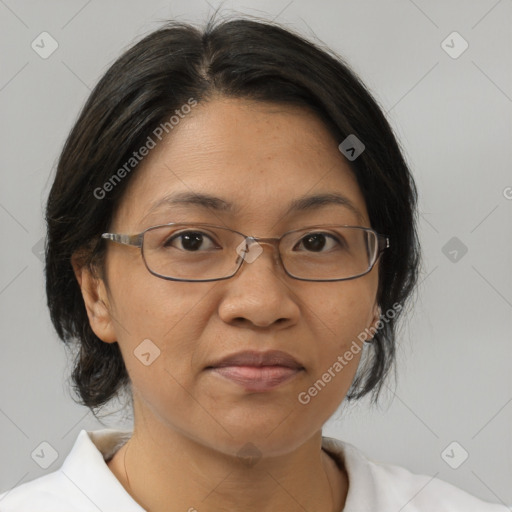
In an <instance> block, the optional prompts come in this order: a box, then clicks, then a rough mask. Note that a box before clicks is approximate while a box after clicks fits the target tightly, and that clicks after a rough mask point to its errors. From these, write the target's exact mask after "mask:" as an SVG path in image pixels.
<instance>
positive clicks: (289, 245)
mask: <svg viewBox="0 0 512 512" xmlns="http://www.w3.org/2000/svg"><path fill="white" fill-rule="evenodd" d="M281 247H282V249H281V250H282V258H283V263H284V266H285V267H286V269H287V270H288V272H289V273H290V274H292V275H293V276H295V277H299V278H302V279H318V280H330V279H333V280H334V279H347V278H351V277H356V276H359V275H362V274H365V273H366V272H368V271H369V270H370V268H371V267H372V265H373V264H374V262H375V257H376V255H377V236H376V234H375V233H374V232H373V231H370V230H366V229H364V228H357V227H354V228H351V227H321V228H315V229H305V230H301V231H296V232H293V233H289V234H288V235H286V236H285V237H283V240H282V246H281Z"/></svg>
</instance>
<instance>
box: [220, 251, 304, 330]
mask: <svg viewBox="0 0 512 512" xmlns="http://www.w3.org/2000/svg"><path fill="white" fill-rule="evenodd" d="M255 254H256V255H257V256H256V257H255V258H254V255H255ZM244 260H245V261H244V262H243V263H242V266H241V267H240V269H239V270H238V272H237V273H236V274H235V275H234V276H233V277H232V278H231V279H227V280H226V281H224V286H225V288H224V293H223V296H222V300H221V303H220V305H219V316H220V318H221V319H222V320H223V321H224V322H226V323H229V324H237V325H244V324H246V325H247V326H253V327H260V328H268V327H272V326H274V327H275V326H278V327H279V328H285V327H288V326H290V325H293V324H294V323H295V322H297V320H298V318H299V314H300V307H299V304H298V301H297V296H296V293H295V292H294V290H293V286H292V285H291V283H290V281H291V279H292V278H290V277H289V276H287V275H286V273H285V271H284V269H283V268H282V267H281V264H280V262H279V256H278V252H277V248H274V247H272V244H267V243H261V244H256V243H253V244H252V245H251V246H250V247H249V251H248V252H247V253H245V255H244Z"/></svg>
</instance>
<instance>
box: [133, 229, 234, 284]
mask: <svg viewBox="0 0 512 512" xmlns="http://www.w3.org/2000/svg"><path fill="white" fill-rule="evenodd" d="M243 240H244V238H243V237H242V236H241V235H238V234H237V233H233V232H232V231H229V230H228V229H224V228H221V227H211V226H204V225H190V224H175V225H173V226H159V227H156V228H152V229H149V230H148V231H146V232H145V234H144V244H143V256H144V259H145V261H146V265H147V266H148V268H149V269H150V270H151V271H152V272H153V273H155V274H158V275H160V276H162V277H168V278H173V279H185V280H190V281H194V280H207V279H219V278H222V277H228V276H230V275H231V274H233V273H234V272H235V270H236V268H237V266H238V265H237V263H238V261H237V257H236V252H235V248H236V247H237V246H238V245H239V244H240V243H241V242H242V241H243Z"/></svg>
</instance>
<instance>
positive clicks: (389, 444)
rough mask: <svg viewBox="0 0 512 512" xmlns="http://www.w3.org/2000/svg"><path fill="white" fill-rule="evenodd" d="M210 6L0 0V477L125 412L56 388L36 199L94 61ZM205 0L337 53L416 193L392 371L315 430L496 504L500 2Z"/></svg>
mask: <svg viewBox="0 0 512 512" xmlns="http://www.w3.org/2000/svg"><path fill="white" fill-rule="evenodd" d="M218 5H219V4H218V3H217V2H215V1H214V0H210V1H206V0H205V1H202V0H201V1H199V0H187V1H181V0H180V1H178V0H177V1H172V2H169V1H157V0H144V1H139V2H137V1H135V0H123V1H121V0H115V1H114V0H107V1H99V0H90V1H85V0H80V1H78V0H73V1H67V2H60V1H55V0H52V1H45V2H36V1H24V0H0V38H1V48H2V57H1V76H0V109H1V114H0V115H1V136H0V141H1V144H2V146H1V147H2V151H1V166H0V168H1V171H0V172H1V187H0V226H1V240H2V245H1V251H0V314H1V321H2V324H1V325H2V340H1V345H0V346H1V355H0V432H1V436H0V490H2V491H3V490H7V489H9V488H11V487H13V486H15V485H18V484H19V483H22V482H26V481H29V480H32V479H33V478H36V477H38V476H40V475H42V474H44V473H46V472H49V471H54V470H55V469H57V468H58V467H59V466H60V465H61V464H62V462H63V459H64V458H65V456H66V455H67V453H68V451H69V449H70V448H71V446H72V444H73V442H74V440H75V438H76V435H77V434H78V432H79V431H80V430H81V429H83V428H85V429H89V430H91V429H97V428H104V426H105V425H106V426H109V427H122V428H125V427H127V428H129V425H130V424H129V420H128V419H126V418H123V417H122V416H120V415H119V414H113V415H111V416H109V417H106V418H104V419H103V424H102V423H99V422H98V421H97V420H96V419H95V418H94V417H93V415H92V414H91V413H90V412H88V410H87V409H86V408H84V407H81V406H78V405H76V404H75V403H74V402H73V401H72V399H71V392H70V387H69V373H70V370H71V364H70V362H69V361H68V359H67V355H66V351H65V350H64V347H63V344H62V343H61V342H60V341H59V340H58V338H57V336H56V334H55V333H54V331H53V328H52V326H51V323H50V320H49V315H48V312H47V308H46V297H45V293H44V276H43V264H42V261H41V259H40V250H41V239H42V237H43V235H44V223H43V209H44V204H45V201H46V197H47V194H48V191H49V187H50V184H51V180H52V176H53V173H54V171H55V164H56V160H57V157H58V155H59V152H60V150H61V148H62V145H63V143H64V140H65V138H66V136H67V134H68V132H69V130H70V128H71V126H72V125H73V123H74V121H75V119H76V116H77V114H78V112H79V110H80V108H81V107H82V105H83V103H84V101H85V99H86V98H87V96H88V94H89V92H90V90H91V88H92V87H93V86H94V84H95V83H96V82H97V80H98V79H99V77H100V76H101V75H102V74H103V73H104V72H105V71H106V69H107V67H108V66H109V65H110V64H111V63H112V62H113V61H114V60H115V59H116V58H117V57H118V56H119V55H120V54H121V52H122V51H123V50H124V49H126V48H127V47H128V46H130V45H131V44H132V43H133V42H135V41H136V40H138V39H140V38H141V37H142V36H143V35H145V34H147V33H148V32H150V31H151V30H153V29H156V28H157V27H159V26H160V25H161V24H162V22H163V21H165V20H166V19H179V20H182V21H188V22H193V23H200V24H201V23H203V22H204V20H206V18H207V17H208V15H209V14H211V13H212V12H213V10H214V9H215V8H216V7H217V6H218ZM222 5H223V7H222V10H221V12H222V13H224V14H226V15H232V14H236V13H240V14H242V13H248V14H251V15H254V16H261V17H264V18H266V19H269V20H272V19H274V20H276V21H278V22H279V23H282V24H284V25H286V26H289V27H290V28H293V29H296V30H298V31H300V32H301V33H302V34H304V35H305V36H306V37H310V38H313V40H316V41H318V40H321V41H323V42H324V43H325V44H326V45H328V46H330V47H332V48H333V49H334V50H335V51H336V52H338V53H339V54H340V55H342V56H343V57H344V58H345V59H346V60H347V61H348V63H349V64H350V65H351V66H352V68H353V69H354V70H355V71H356V72H357V73H358V74H359V75H360V76H361V77H362V79H363V80H364V81H365V83H366V84H367V85H368V87H369V88H370V90H371V91H372V92H373V94H374V96H375V97H376V99H377V101H378V102H379V104H380V105H381V106H382V108H383V109H384V111H385V112H386V113H387V117H388V119H389V121H390V123H391V124H392V126H393V128H394V130H395V132H396V135H397V137H398V138H399V140H400V142H401V145H402V147H403V150H404V153H405V156H406V158H407V161H408V162H409V164H410V166H411V168H412V170H413V173H414V176H415V179H416V181H417V185H418V188H419V192H420V235H421V243H422V245H423V256H424V265H423V270H422V275H421V278H420V281H421V283H420V285H419V289H418V295H417V300H416V303H415V305H414V311H413V312H412V313H411V314H409V316H408V317H407V319H406V321H404V322H403V323H402V327H401V329H400V334H399V348H398V361H397V372H398V380H397V382H396V384H395V383H394V382H393V381H392V380H390V381H388V383H387V388H386V391H385V393H384V394H383V396H382V399H381V404H380V406H379V407H373V408H371V407H370V406H369V403H368V401H366V400H363V401H362V402H360V403H359V404H357V405H354V406H352V407H349V408H342V409H340V411H338V413H337V414H336V415H334V416H333V418H332V419H331V420H330V421H329V423H328V424H327V425H326V427H325V431H324V435H329V436H333V437H337V438H340V439H344V440H346V441H348V442H350V443H352V444H354V445H356V446H358V447H359V448H360V449H361V450H363V452H364V453H365V454H366V455H367V456H369V457H370V458H372V459H374V460H379V461H384V462H387V463H393V464H399V465H402V466H405V467H407V468H408V469H410V470H411V471H414V472H417V473H425V474H429V475H436V476H437V477H438V478H441V479H444V480H446V481H449V482H451V483H453V484H455V485H457V486H459V487H461V488H463V489H465V490H467V491H469V492H471V493H472V494H474V495H476V496H479V497H481V498H483V499H485V500H488V501H492V502H497V503H499V502H502V503H506V504H509V505H510V504H512V485H511V483H512V428H511V427H512V372H511V370H510V368H511V360H512V335H511V328H510V326H511V319H512V270H511V269H512V265H511V262H512V167H511V161H512V158H511V156H512V144H511V141H512V123H511V120H512V72H511V67H510V62H512V59H511V57H512V55H511V54H512V51H511V48H512V30H511V27H512V2H511V1H510V0H501V1H496V0H474V1H467V0H458V1H453V0H452V1H441V0H436V1H426V0H414V1H413V0H383V1H379V0H346V1H335V0H332V1H319V0H317V1H315V2H311V1H309V0H291V1H290V0H277V1H270V0H269V1H259V2H257V1H251V0H247V1H246V2H245V3H244V2H241V1H232V2H229V1H226V2H224V3H223V4H222ZM42 32H47V33H48V34H50V36H51V37H52V38H53V39H54V40H55V41H56V43H57V44H58V48H57V49H56V50H55V51H54V53H52V54H51V55H50V56H49V57H48V58H46V59H43V58H42V57H41V56H40V54H39V53H38V52H36V51H35V50H34V49H33V47H32V42H33V41H36V42H37V41H38V40H40V37H46V38H47V39H46V41H50V39H48V36H46V35H45V36H40V34H41V33H42ZM454 32H456V34H454ZM38 38H39V39H38ZM316 38H318V39H316ZM53 44H55V43H53ZM466 45H467V48H466ZM46 48H51V47H50V46H49V45H48V46H46ZM464 49H465V50H464ZM463 50H464V51H463ZM461 52H462V53H461ZM42 442H46V443H49V444H50V445H51V446H52V447H53V449H54V450H55V451H56V455H55V456H56V460H55V461H54V462H53V463H52V464H51V465H50V466H49V467H48V468H46V469H43V468H41V467H40V466H39V465H38V464H37V463H36V461H35V460H36V459H37V457H35V456H34V453H35V452H37V450H38V449H39V450H40V446H41V443H42ZM43 446H46V445H43ZM466 457H467V458H466ZM464 459H465V460H464ZM453 466H458V467H457V468H454V467H453ZM0 508H1V507H0Z"/></svg>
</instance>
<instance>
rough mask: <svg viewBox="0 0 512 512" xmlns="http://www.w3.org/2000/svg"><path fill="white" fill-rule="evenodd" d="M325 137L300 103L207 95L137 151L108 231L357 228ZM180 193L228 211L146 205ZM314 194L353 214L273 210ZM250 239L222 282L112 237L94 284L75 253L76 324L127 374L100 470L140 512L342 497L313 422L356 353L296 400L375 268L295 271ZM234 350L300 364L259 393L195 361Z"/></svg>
mask: <svg viewBox="0 0 512 512" xmlns="http://www.w3.org/2000/svg"><path fill="white" fill-rule="evenodd" d="M339 142H340V141H336V140H335V139H334V138H333V137H332V135H331V134H330V133H329V132H328V130H327V129H326V127H325V126H324V124H323V123H322V122H321V120H319V119H318V118H317V117H316V116H315V115H314V114H313V113H311V112H310V111H308V110H307V109H304V108H300V107H288V106H281V105H273V104H270V103H261V102H251V101H248V100H241V99H231V98H230V99H228V98H223V97H216V98H214V99H212V100H211V101H209V102H208V103H201V104H199V105H198V106H197V107H195V109H194V110H193V111H192V113H191V114H189V115H187V116H186V118H185V119H183V120H181V121H180V124H179V125H177V126H176V127H175V128H174V129H173V131H172V132H171V133H170V135H169V136H168V137H167V138H166V139H164V140H163V142H162V143H161V144H159V145H158V146H157V147H156V148H155V149H154V150H152V151H151V153H150V154H149V155H148V156H147V157H146V158H145V160H144V161H143V163H142V166H141V167H140V168H139V169H138V170H137V171H136V172H137V175H136V176H134V177H133V180H132V182H131V183H130V185H129V187H128V188H127V191H126V192H125V194H124V196H123V198H122V201H121V204H120V205H119V208H118V210H117V212H116V215H115V217H114V219H113V221H112V225H111V226H110V231H111V232H117V233H138V232H140V231H142V230H143V229H145V228H147V227H149V226H153V225H156V224H164V223H168V222H179V221H187V222H207V223H214V224H218V225H221V226H228V227H230V228H232V229H236V230H238V231H241V232H242V233H246V234H247V235H253V236H262V237H270V236H280V235H281V234H282V233H284V232H285V231H288V230H291V229H296V228H300V227H303V226H306V225H313V224H322V223H333V222H336V223H339V224H347V225H360V226H366V227H371V225H370V221H369V218H368V213H367V210H366V205H365V202H364V198H363V196H362V193H361V191H360V189H359V187H358V185H357V181H356V179H355V177H354V175H353V173H352V171H351V169H350V167H349V166H348V163H347V162H346V160H345V159H344V157H343V156H342V155H341V153H340V152H339V150H338V148H337V145H338V144H339ZM181 191H184V192H190V191H194V192H203V193H209V194H212V195H215V196H217V197H221V198H222V199H224V200H226V201H230V202H232V203H233V204H234V205H235V207H236V211H235V212H234V213H228V212H217V211H213V210H209V209H205V208H202V209H201V208H200V207H197V206H179V207H177V206H167V207H164V208H162V209H160V210H158V211H156V212H155V213H153V214H151V215H149V216H148V215H147V213H148V211H149V209H150V207H151V205H152V204H153V203H154V202H156V201H157V200H158V199H160V198H162V197H164V196H165V195H167V194H170V193H173V192H181ZM321 192H338V193H340V194H343V195H344V196H345V197H347V198H348V199H350V201H351V202H352V203H353V204H354V205H355V206H356V208H357V209H358V210H359V212H360V217H361V218H358V216H356V214H355V213H354V212H352V211H351V210H350V209H348V208H346V207H344V206H340V205H327V206H323V207H320V208H317V209H315V210H312V211H308V212H302V213H299V214H294V215H290V216H285V215H284V212H285V211H286V207H287V205H288V203H289V202H290V201H292V200H293V199H296V198H298V197H301V196H303V195H311V194H314V193H321ZM262 247H263V253H262V254H261V255H260V256H259V257H258V258H257V259H256V260H255V261H254V262H252V263H246V262H245V263H244V264H243V266H242V268H241V269H240V270H239V272H238V273H237V274H236V275H235V276H234V277H233V278H231V279H228V280H224V281H214V282H205V283H187V282H175V281H166V280H164V279H160V278H158V277H156V276H153V275H151V274H150V273H149V272H148V270H147V269H146V267H145V266H144V263H143V260H142V258H141V253H140V249H138V248H135V247H127V246H123V245H120V244H116V243H112V242H109V245H108V250H107V258H106V276H107V282H108V286H106V284H105V283H104V282H103V281H102V280H101V279H97V278H95V275H94V273H92V272H91V271H90V270H89V269H87V268H80V267H78V266H77V265H76V263H75V262H74V267H75V273H76V276H77V279H78V281H79V283H80V285H81V288H82V292H83V297H84V300H85V303H86V307H87V311H88V315H89V320H90V324H91V327H92V329H93V330H94V332H95V333H96V334H97V336H98V337H99V338H100V339H102V340H103V341H104V342H105V343H113V342H118V343H119V346H120V349H121V351H122V354H123V359H124V361H125V364H126V367H127V370H128V373H129V375H130V378H131V381H132V392H133V397H134V421H135V423H134V435H133V437H132V439H131V440H130V441H128V443H127V444H126V445H125V446H123V448H121V449H120V450H119V451H118V452H117V453H116V455H115V456H114V458H113V459H112V460H111V461H110V462H109V468H110V469H111V470H112V472H113V473H114V474H115V475H116V477H117V478H118V479H119V480H120V482H121V483H122V484H123V485H124V486H125V488H126V489H127V490H128V492H130V494H131V495H132V496H133V497H134V498H135V500H136V501H137V502H139V503H140V504H141V505H142V506H143V507H144V508H146V509H147V510H150V511H152V512H154V511H161V510H162V511H163V510H166V511H183V510H189V509H190V508H191V507H194V508H195V509H197V510H198V511H199V512H210V511H212V512H213V511H216V512H218V511H223V510H235V509H236V510H246V511H258V512H270V511H275V510H285V511H289V512H295V511H303V510H308V511H310V512H315V511H318V512H320V511H327V510H328V511H335V510H337V511H339V510H341V509H342V507H343V505H344V502H345V498H346V494H347V489H348V480H347V475H346V472H345V470H344V469H343V468H342V467H341V468H339V467H337V466H336V464H335V462H334V461H333V460H332V459H331V458H330V456H328V455H327V453H326V452H324V451H322V449H321V436H322V430H321V429H322V425H323V424H324V423H325V422H326V421H327V420H328V419H329V417H330V416H331V415H332V414H333V413H334V412H335V411H336V409H337V408H338V406H339V405H340V403H341V402H342V400H343V399H344V397H345V395H346V393H347V391H348V389H349V387H350V383H351V382H352V379H353V377H354V374H355V372H356V369H357V365H358V363H359V358H360V353H359V354H356V355H354V358H353V359H352V361H350V362H349V363H348V364H347V365H346V366H345V367H344V368H343V370H342V371H340V372H339V373H337V374H336V376H335V377H334V378H333V379H332V381H331V382H330V383H329V384H327V385H326V386H325V388H324V389H323V390H322V391H321V392H319V393H318V395H317V396H315V397H314V398H312V399H311V401H310V402H309V403H308V404H307V405H303V404H301V403H299V401H298V399H297V396H298V394H299V393H300V392H301V391H305V390H307V389H308V388H309V387H310V386H312V385H313V383H314V382H315V381H317V380H318V379H319V378H320V377H321V375H322V374H323V373H324V372H325V371H326V370H327V369H328V368H329V367H331V366H332V365H333V364H334V362H335V361H336V360H337V357H338V356H339V355H343V354H344V353H345V351H346V350H348V348H349V347H350V345H351V344H352V342H353V340H357V335H358V334H359V333H360V332H362V331H363V330H364V329H365V328H370V327H371V326H372V325H374V324H375V323H376V322H377V321H378V308H377V304H376V294H377V284H378V265H376V266H375V267H374V268H373V270H372V271H371V272H370V273H369V274H367V275H365V276H363V277H360V278H357V279H353V280H349V281H340V282H306V281H299V280H295V279H292V278H291V277H289V276H287V275H286V274H285V273H284V270H283V269H282V268H281V267H280V266H279V265H278V262H277V260H276V259H275V256H274V254H275V253H274V252H273V249H272V248H271V247H270V246H267V245H263V246H262ZM144 339H150V340H152V342H153V343H154V344H155V345H157V346H158V347H159V349H160V351H161V353H160V356H159V357H158V358H157V359H155V360H154V362H153V363H152V364H151V365H149V366H145V365H144V364H142V363H141V361H140V360H139V359H138V358H137V357H135V356H134V354H133V352H134V350H135V349H136V347H137V346H138V345H139V344H140V343H141V342H142V340H144ZM358 343H359V342H358ZM359 344H360V343H359ZM246 349H253V350H258V351H265V350H271V349H278V350H283V351H286V352H288V353H290V354H291V355H292V356H294V357H295V358H296V359H297V360H298V361H299V362H300V363H301V364H302V365H303V366H304V370H303V371H302V372H300V373H298V374H297V375H296V376H295V377H294V378H293V379H291V380H289V381H287V382H285V383H282V384H281V385H280V386H279V387H277V388H274V389H273V390H271V391H267V392H263V393H251V392H247V391H245V390H244V389H243V388H242V387H241V386H239V385H238V384H236V383H233V382H232V381H229V380H227V379H224V378H223V377H220V376H219V375H215V374H212V372H208V371H205V367H206V366H208V365H209V364H211V363H212V362H213V361H216V360H218V359H220V358H221V357H224V356H226V355H228V354H233V353H235V352H238V351H240V350H246ZM247 443H251V444H252V445H254V446H255V447H256V449H257V453H258V454H259V455H258V460H257V461H256V463H254V464H252V465H248V464H247V463H245V462H244V461H243V460H241V458H240V457H238V456H237V452H238V451H239V450H240V449H241V448H242V447H243V446H244V445H246V444H247ZM124 457H126V459H124ZM125 463H126V470H127V474H128V478H129V484H128V482H127V480H126V475H125V468H124V464H125ZM331 487H332V490H333V496H331Z"/></svg>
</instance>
